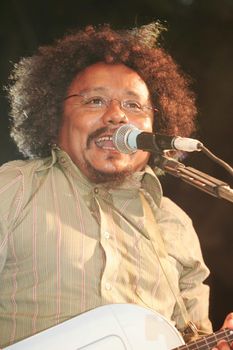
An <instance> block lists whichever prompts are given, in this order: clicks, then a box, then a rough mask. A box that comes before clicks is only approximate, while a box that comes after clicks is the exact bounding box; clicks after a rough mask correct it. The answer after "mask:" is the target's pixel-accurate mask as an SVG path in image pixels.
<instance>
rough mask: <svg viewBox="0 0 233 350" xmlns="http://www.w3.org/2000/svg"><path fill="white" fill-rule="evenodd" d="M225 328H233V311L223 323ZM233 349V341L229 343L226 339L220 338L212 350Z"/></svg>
mask: <svg viewBox="0 0 233 350" xmlns="http://www.w3.org/2000/svg"><path fill="white" fill-rule="evenodd" d="M223 328H229V329H233V312H231V313H230V314H228V315H227V317H226V318H225V321H224V323H223V325H222V329H223ZM232 349H233V342H232V343H231V344H229V343H228V342H227V341H226V340H220V341H219V342H218V344H217V346H216V347H214V348H213V349H212V350H232Z"/></svg>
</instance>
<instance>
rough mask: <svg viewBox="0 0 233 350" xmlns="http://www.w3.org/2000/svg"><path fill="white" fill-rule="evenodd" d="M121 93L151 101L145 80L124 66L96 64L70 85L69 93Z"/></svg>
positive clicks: (79, 75)
mask: <svg viewBox="0 0 233 350" xmlns="http://www.w3.org/2000/svg"><path fill="white" fill-rule="evenodd" d="M89 91H90V92H99V93H101V92H102V93H108V94H111V93H115V94H116V93H119V94H128V95H135V96H139V97H141V98H143V99H146V100H147V99H149V90H148V88H147V85H146V83H145V82H144V80H143V79H142V78H141V77H140V76H139V74H138V73H137V72H136V71H134V70H133V69H131V68H129V67H127V66H125V65H124V64H106V63H102V62H99V63H96V64H93V65H91V66H89V67H87V68H85V69H84V70H82V71H81V72H79V73H78V74H77V75H76V77H75V78H74V79H73V81H72V82H71V84H70V87H69V89H68V93H86V92H89Z"/></svg>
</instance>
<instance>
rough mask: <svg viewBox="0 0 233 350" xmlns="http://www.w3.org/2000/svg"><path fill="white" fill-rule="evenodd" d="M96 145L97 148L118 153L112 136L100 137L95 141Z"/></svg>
mask: <svg viewBox="0 0 233 350" xmlns="http://www.w3.org/2000/svg"><path fill="white" fill-rule="evenodd" d="M95 144H96V146H97V147H99V148H102V149H106V150H112V151H117V149H116V147H115V146H114V144H113V141H112V135H105V136H101V137H98V138H97V139H96V140H95Z"/></svg>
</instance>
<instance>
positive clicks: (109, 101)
mask: <svg viewBox="0 0 233 350" xmlns="http://www.w3.org/2000/svg"><path fill="white" fill-rule="evenodd" d="M77 96H78V97H83V98H84V99H85V97H86V96H85V95H82V94H72V95H68V96H66V97H65V98H64V101H65V100H68V99H69V98H72V97H77ZM93 97H101V96H98V95H97V96H93ZM86 98H87V97H86ZM106 101H107V104H106V108H108V107H109V105H110V103H111V102H112V101H117V102H119V105H120V108H121V110H123V111H124V112H126V113H127V112H130V111H128V110H127V109H125V107H124V106H123V103H124V102H125V100H123V101H121V100H118V99H117V98H109V99H108V98H106ZM89 108H90V109H91V108H93V109H94V108H96V107H90V106H89ZM141 108H142V109H141V110H140V112H135V111H134V112H131V113H135V114H140V113H141V112H143V111H144V108H146V109H149V110H151V111H153V112H154V113H156V112H158V109H157V108H155V107H151V106H141ZM96 109H98V107H97V108H96Z"/></svg>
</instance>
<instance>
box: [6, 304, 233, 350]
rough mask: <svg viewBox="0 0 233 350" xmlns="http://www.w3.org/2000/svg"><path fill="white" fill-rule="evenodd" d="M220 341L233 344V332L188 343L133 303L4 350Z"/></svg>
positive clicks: (203, 348) (139, 348) (126, 348)
mask: <svg viewBox="0 0 233 350" xmlns="http://www.w3.org/2000/svg"><path fill="white" fill-rule="evenodd" d="M221 339H226V340H228V341H232V340H233V330H229V329H225V330H221V331H219V332H216V333H213V334H211V335H209V336H207V337H203V338H200V339H198V340H197V341H194V342H192V343H189V344H185V343H184V341H183V339H182V337H181V335H180V333H179V332H178V331H177V329H176V328H175V327H174V326H172V324H171V323H170V322H169V321H167V320H166V319H165V318H164V317H163V316H161V315H160V314H158V313H156V312H154V311H151V310H150V309H146V308H143V307H141V306H138V305H134V304H110V305H105V306H100V307H98V308H96V309H94V310H91V311H88V312H85V313H83V314H81V315H79V316H77V317H74V318H72V319H70V320H68V321H65V322H63V323H61V324H59V325H57V326H55V327H52V328H49V329H47V330H45V331H43V332H40V333H37V334H36V335H34V336H31V337H29V338H27V339H24V340H22V341H20V342H18V343H15V344H13V345H10V346H8V347H6V348H4V350H29V349H30V350H41V349H43V350H152V349H153V350H170V349H177V350H178V349H180V350H192V349H193V350H194V349H199V350H207V349H212V347H213V346H214V345H215V344H216V343H217V341H219V340H221Z"/></svg>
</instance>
